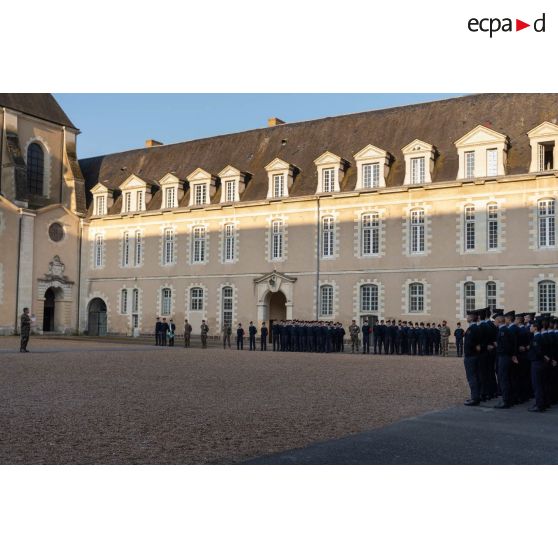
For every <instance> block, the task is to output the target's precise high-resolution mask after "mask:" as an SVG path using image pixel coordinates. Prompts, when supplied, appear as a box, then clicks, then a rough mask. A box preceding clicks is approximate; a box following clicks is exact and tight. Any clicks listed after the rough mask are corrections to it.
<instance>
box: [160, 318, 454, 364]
mask: <svg viewBox="0 0 558 558" xmlns="http://www.w3.org/2000/svg"><path fill="white" fill-rule="evenodd" d="M158 323H159V322H157V324H158ZM165 323H166V322H165V320H163V326H162V327H163V331H164V324H165ZM157 327H158V326H156V329H155V331H156V333H155V335H156V339H157V331H158V330H157ZM171 328H172V337H174V324H172V320H171V325H170V326H169V328H168V329H169V330H170V329H171ZM201 330H202V331H201V338H202V347H206V346H207V332H208V326H207V324H206V323H205V320H204V321H203V322H202V325H201ZM348 330H349V331H348V333H349V337H350V343H351V351H352V352H353V353H354V352H360V347H361V345H362V353H363V354H370V352H371V351H372V350H373V352H374V354H378V353H379V354H382V351H383V352H384V353H385V354H398V355H401V354H408V355H442V356H447V355H448V345H449V337H450V335H451V330H450V328H449V327H448V325H447V322H446V321H443V322H442V323H441V324H438V325H437V326H436V325H435V324H434V323H426V324H425V323H423V322H420V323H419V322H416V323H413V322H407V321H404V320H403V321H402V320H399V321H398V322H396V321H395V320H387V321H384V320H381V321H380V322H378V323H376V324H374V325H370V324H369V323H368V321H367V320H365V321H364V323H363V325H362V327H360V326H359V325H358V324H357V323H356V320H353V321H352V323H351V325H350V326H349V328H348ZM191 333H192V326H191V324H189V323H188V320H186V321H185V325H184V346H185V347H189V346H190V337H191ZM247 333H248V340H249V348H250V350H251V351H255V350H256V336H257V335H258V333H259V336H260V350H262V351H266V350H267V345H268V338H269V336H270V335H269V334H270V331H269V328H268V327H267V324H266V322H262V325H261V327H260V330H259V331H258V328H257V327H256V325H255V324H254V323H253V322H250V324H249V326H248V332H247ZM235 334H236V337H235V339H236V348H237V349H239V350H242V349H244V340H245V337H246V331H245V329H244V327H243V326H242V324H241V323H239V324H238V325H237V327H236V332H235ZM346 334H347V331H346V330H345V328H344V327H343V324H342V323H340V322H330V321H318V320H314V321H312V320H281V321H279V322H275V323H273V324H272V326H271V339H272V348H273V350H274V351H285V352H287V351H289V352H290V351H297V352H317V353H331V352H343V351H344V350H345V336H346ZM162 335H163V336H164V333H163V334H162ZM454 335H455V339H456V347H457V354H458V356H461V354H462V351H463V335H464V330H463V329H462V328H461V325H460V324H459V323H458V324H457V328H456V329H455V331H454ZM232 336H233V327H232V326H231V325H230V324H225V325H224V326H223V328H222V331H221V338H222V341H223V348H227V347H228V348H230V347H231V338H232ZM156 343H157V344H164V343H158V342H157V340H156Z"/></svg>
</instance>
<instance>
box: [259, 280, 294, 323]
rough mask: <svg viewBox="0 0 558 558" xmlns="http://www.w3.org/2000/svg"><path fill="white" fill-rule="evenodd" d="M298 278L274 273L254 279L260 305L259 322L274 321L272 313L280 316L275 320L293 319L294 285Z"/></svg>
mask: <svg viewBox="0 0 558 558" xmlns="http://www.w3.org/2000/svg"><path fill="white" fill-rule="evenodd" d="M295 281H296V278H295V277H289V276H288V275H285V274H284V273H280V272H278V271H272V272H271V273H266V274H265V275H263V276H262V277H259V278H258V279H254V284H255V287H256V297H257V305H258V322H259V323H260V324H261V323H262V322H263V321H268V320H270V319H274V318H273V317H272V316H271V311H272V309H273V311H274V312H275V315H277V316H280V317H277V318H275V319H283V320H285V319H286V320H292V319H293V298H294V284H295ZM272 304H273V306H272Z"/></svg>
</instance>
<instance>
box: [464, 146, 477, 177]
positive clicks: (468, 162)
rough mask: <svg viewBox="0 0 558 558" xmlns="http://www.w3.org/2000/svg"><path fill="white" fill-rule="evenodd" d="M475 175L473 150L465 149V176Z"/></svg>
mask: <svg viewBox="0 0 558 558" xmlns="http://www.w3.org/2000/svg"><path fill="white" fill-rule="evenodd" d="M474 177H475V152H474V151H467V152H466V153H465V178H474Z"/></svg>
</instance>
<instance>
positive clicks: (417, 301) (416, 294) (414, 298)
mask: <svg viewBox="0 0 558 558" xmlns="http://www.w3.org/2000/svg"><path fill="white" fill-rule="evenodd" d="M408 289H409V314H422V313H424V291H425V288H424V283H418V282H415V283H410V284H409V287H408Z"/></svg>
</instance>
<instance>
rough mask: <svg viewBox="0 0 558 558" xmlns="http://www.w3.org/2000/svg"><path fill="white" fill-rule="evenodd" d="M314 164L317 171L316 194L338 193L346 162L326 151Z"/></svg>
mask: <svg viewBox="0 0 558 558" xmlns="http://www.w3.org/2000/svg"><path fill="white" fill-rule="evenodd" d="M314 164H315V165H316V167H317V170H318V187H317V190H316V192H317V193H318V194H320V193H324V194H325V193H332V192H340V191H341V182H342V180H343V174H344V172H345V167H346V166H347V161H345V160H344V159H342V158H341V157H339V155H335V154H333V153H330V152H329V151H326V152H325V153H323V154H322V155H320V156H319V157H318V158H317V159H316V160H315V161H314Z"/></svg>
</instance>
